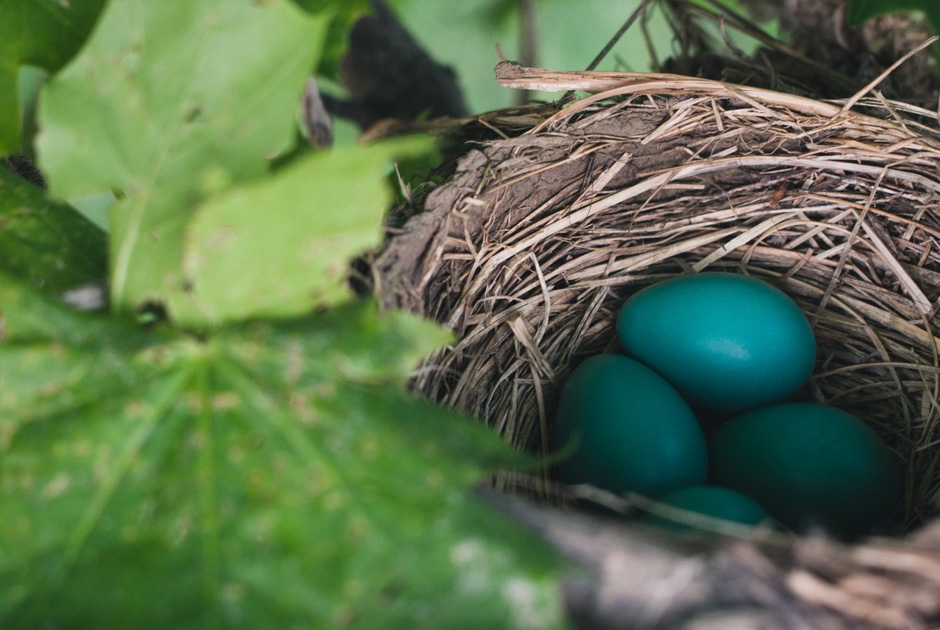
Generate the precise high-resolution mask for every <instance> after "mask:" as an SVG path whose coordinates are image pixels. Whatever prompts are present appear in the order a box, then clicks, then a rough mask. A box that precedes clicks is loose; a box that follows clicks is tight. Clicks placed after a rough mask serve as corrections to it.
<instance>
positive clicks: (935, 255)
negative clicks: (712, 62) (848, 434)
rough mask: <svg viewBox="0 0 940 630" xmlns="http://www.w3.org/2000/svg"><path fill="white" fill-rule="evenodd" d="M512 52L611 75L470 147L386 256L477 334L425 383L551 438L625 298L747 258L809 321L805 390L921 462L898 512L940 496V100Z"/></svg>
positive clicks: (531, 440)
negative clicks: (850, 95) (826, 96)
mask: <svg viewBox="0 0 940 630" xmlns="http://www.w3.org/2000/svg"><path fill="white" fill-rule="evenodd" d="M501 71H502V74H503V78H504V80H505V81H508V82H512V81H513V80H515V81H516V82H517V83H520V82H521V83H526V85H527V86H528V87H542V88H544V87H547V85H546V84H547V83H551V84H552V86H553V87H556V88H558V89H566V88H568V87H572V88H573V87H578V88H581V89H588V90H593V91H596V92H599V93H596V94H594V95H592V96H589V97H587V98H584V99H582V100H578V101H575V102H573V103H572V104H570V105H569V106H567V107H565V108H563V109H560V110H558V111H557V112H556V113H555V114H554V115H552V116H549V117H547V118H544V120H542V122H541V123H540V124H538V125H537V126H535V127H533V128H531V129H530V130H529V131H528V132H526V133H525V134H523V135H521V136H519V137H515V138H507V139H502V140H497V141H492V142H488V143H484V144H482V145H480V146H478V147H477V148H474V149H473V150H471V151H469V152H468V153H467V154H466V155H465V156H464V157H463V158H462V159H461V160H460V161H459V163H458V164H457V165H456V170H455V172H454V174H453V176H452V177H451V178H450V179H449V180H448V181H446V182H445V183H444V184H442V185H440V186H439V187H437V188H436V189H434V190H433V192H431V193H430V194H429V195H427V197H426V199H425V200H424V204H423V206H424V207H423V210H424V211H423V212H421V213H420V214H417V215H416V216H414V217H413V218H412V219H411V220H410V221H409V222H408V223H407V224H406V225H405V227H404V229H403V230H401V233H400V234H398V235H396V236H395V237H394V238H391V239H389V241H388V243H387V244H386V246H385V247H384V249H383V250H382V251H381V252H379V253H378V254H377V255H376V257H375V259H374V261H373V274H374V282H375V287H376V292H377V293H378V295H379V296H380V297H381V300H382V302H383V303H384V305H385V306H386V307H390V308H404V309H406V310H409V311H412V312H414V313H418V314H421V315H423V316H426V317H429V318H431V319H434V320H437V321H439V322H442V323H443V324H445V325H446V326H448V327H449V328H451V329H453V330H454V331H455V332H456V335H457V338H458V341H457V342H456V343H455V344H454V345H453V346H452V347H449V348H447V349H446V350H444V351H441V352H439V353H438V354H436V355H434V356H433V357H431V358H430V359H428V360H427V361H426V363H425V364H424V366H423V367H422V369H421V370H419V372H418V373H417V375H416V377H415V380H414V389H415V390H416V391H418V392H420V393H421V394H423V395H425V396H427V397H429V398H432V399H434V400H437V401H441V402H443V403H445V404H447V405H449V406H452V407H454V408H456V409H459V410H461V411H463V412H466V413H468V414H470V415H472V416H474V417H477V418H479V419H481V420H483V421H485V422H487V423H489V424H491V425H492V426H494V427H496V428H497V429H498V430H499V431H500V432H501V433H503V434H504V435H505V436H506V437H507V438H508V439H509V440H510V441H511V442H512V443H513V444H515V445H517V446H519V447H521V448H524V449H527V450H529V451H532V452H536V453H547V452H549V451H550V450H551V448H552V445H551V444H550V441H549V436H550V435H551V427H552V420H553V410H554V407H555V404H556V400H557V397H558V393H559V388H560V386H561V385H562V384H563V383H564V380H565V378H566V375H567V374H568V372H569V371H570V369H571V367H572V365H573V364H575V363H576V362H577V361H578V360H579V359H581V358H584V357H586V356H588V355H592V354H596V353H600V352H605V351H615V350H616V340H615V333H614V320H615V315H616V312H617V310H618V309H619V308H620V306H621V305H622V304H623V302H624V300H625V299H626V298H627V297H629V296H630V295H631V294H632V293H634V292H635V291H637V290H639V289H641V288H643V287H645V286H647V285H650V284H652V283H654V282H658V281H661V280H663V279H665V278H668V277H671V276H676V275H680V274H689V273H696V272H700V271H703V270H705V269H708V270H725V271H734V272H738V273H743V274H748V275H751V276H754V277H757V278H761V279H763V280H766V281H768V282H770V283H771V284H773V285H775V286H777V287H779V288H780V289H782V290H783V291H784V292H786V293H787V294H788V295H790V296H791V297H792V298H793V299H794V300H795V301H796V302H797V304H799V306H800V307H801V308H802V309H803V310H804V312H805V313H806V315H807V317H808V318H809V320H810V321H811V323H812V326H813V330H814V333H815V335H816V339H817V343H818V361H817V366H816V370H815V372H814V375H813V377H812V379H811V381H810V383H809V385H808V387H807V388H806V391H805V392H803V394H802V395H803V397H804V398H805V399H809V400H815V401H818V402H821V403H825V404H831V405H835V406H838V407H840V408H842V409H845V410H848V411H850V412H852V413H854V414H856V415H857V416H859V417H860V418H862V419H864V420H865V421H866V422H867V423H869V424H870V425H871V426H872V427H873V428H874V429H875V430H876V431H877V432H878V434H879V435H880V436H881V437H882V438H883V439H884V441H885V442H886V443H887V444H888V446H889V448H890V449H891V450H892V451H893V452H894V454H895V455H896V456H897V457H898V460H899V461H900V462H903V465H904V475H905V481H906V483H905V488H906V497H905V509H904V513H903V515H902V516H901V517H900V518H901V521H902V522H901V523H899V526H900V528H901V529H909V528H911V527H912V526H914V525H916V524H918V523H922V522H924V521H927V520H929V519H930V518H932V517H934V516H936V514H937V503H936V501H937V494H938V485H940V466H938V459H940V403H938V400H940V359H938V354H940V338H938V336H940V320H938V317H937V311H938V308H940V138H938V136H937V133H936V128H935V127H931V126H928V125H927V124H926V123H924V122H923V121H926V120H928V119H927V118H926V116H927V114H928V113H927V112H923V111H912V109H911V108H910V107H905V106H903V105H901V104H891V103H888V102H886V101H878V100H874V101H872V102H868V103H867V111H869V112H870V113H869V114H864V113H858V112H857V111H855V110H854V109H852V107H853V106H856V105H858V103H856V102H855V101H853V102H851V103H846V104H831V103H824V102H819V101H814V100H810V99H804V98H800V97H794V96H792V95H787V94H782V93H776V92H771V91H766V90H760V89H754V88H744V87H740V86H734V85H727V84H723V83H719V82H713V81H708V80H700V79H690V78H687V77H678V76H669V75H634V74H601V73H587V74H584V73H581V74H579V75H577V77H578V78H577V80H573V79H571V78H570V77H568V78H566V77H565V75H552V74H551V73H544V74H540V75H538V76H537V77H535V78H529V79H527V78H526V72H527V70H526V69H522V68H519V67H503V68H502V69H501ZM507 76H509V77H510V78H509V79H506V77H507ZM513 77H515V78H514V79H513ZM533 84H534V85H533ZM862 104H863V105H864V104H865V103H864V102H863V103H862ZM918 120H920V121H921V122H918ZM928 122H930V123H933V124H935V122H936V120H935V119H934V120H929V121H928ZM694 316H695V314H694V313H690V314H689V317H694Z"/></svg>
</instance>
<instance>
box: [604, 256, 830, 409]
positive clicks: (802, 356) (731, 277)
mask: <svg viewBox="0 0 940 630" xmlns="http://www.w3.org/2000/svg"><path fill="white" fill-rule="evenodd" d="M617 332H618V335H619V337H620V342H621V343H622V344H623V347H624V349H625V350H626V353H627V354H628V355H630V356H632V357H634V358H636V359H638V360H639V361H641V362H643V363H645V364H646V365H648V366H650V367H651V368H653V369H654V370H656V371H657V372H658V373H660V374H661V375H662V376H663V377H664V378H665V379H666V380H667V381H669V382H670V383H672V385H673V386H674V387H675V388H676V389H678V390H679V392H681V393H682V395H683V396H684V397H685V399H686V400H687V401H688V402H689V403H690V404H691V405H692V406H693V407H699V408H702V409H706V410H710V411H719V412H730V413H739V412H741V411H744V410H747V409H751V408H754V407H759V406H762V405H767V404H770V403H775V402H780V401H783V400H785V399H786V398H788V397H790V396H791V395H793V394H794V393H795V392H797V391H798V390H799V389H800V388H801V387H802V386H803V385H804V384H805V383H806V381H807V379H808V378H809V376H810V374H811V373H812V371H813V364H814V363H815V361H816V341H815V339H814V337H813V331H812V328H811V327H810V325H809V322H808V321H807V319H806V316H805V315H804V314H803V312H802V311H801V310H800V308H799V306H797V305H796V303H795V302H793V300H791V299H790V298H789V297H787V295H786V294H785V293H783V292H782V291H780V290H779V289H777V288H776V287H774V286H772V285H770V284H768V283H766V282H763V281H761V280H758V279H756V278H751V277H749V276H745V275H741V274H735V273H723V272H706V273H698V274H692V275H687V276H678V277H675V278H671V279H669V280H666V281H664V282H660V283H657V284H654V285H652V286H649V287H646V288H644V289H642V290H640V291H638V292H637V293H635V294H634V295H633V296H631V297H630V298H629V299H628V300H627V302H626V303H625V304H624V306H623V308H622V309H621V311H620V313H619V315H618V317H617Z"/></svg>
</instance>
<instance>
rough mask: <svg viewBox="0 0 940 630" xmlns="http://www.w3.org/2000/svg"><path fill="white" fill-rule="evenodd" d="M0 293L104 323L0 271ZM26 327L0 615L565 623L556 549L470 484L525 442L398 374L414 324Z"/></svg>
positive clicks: (243, 622)
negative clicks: (461, 413) (485, 501)
mask: <svg viewBox="0 0 940 630" xmlns="http://www.w3.org/2000/svg"><path fill="white" fill-rule="evenodd" d="M0 303H2V304H13V305H15V306H14V307H12V308H11V309H9V311H5V314H4V317H5V318H8V319H9V321H11V322H13V321H14V320H15V321H22V320H23V319H27V318H39V319H45V318H44V312H43V311H44V310H47V309H48V310H49V311H50V313H51V315H52V318H53V319H57V320H65V321H62V322H60V323H62V324H63V325H66V324H67V323H68V320H71V324H72V325H73V326H74V327H76V328H77V329H84V330H87V329H88V327H89V326H94V325H101V326H105V325H109V326H113V325H114V323H113V322H112V321H111V320H108V319H105V318H101V317H91V316H88V315H84V314H78V313H71V312H68V310H67V309H65V308H64V307H61V306H59V305H57V304H55V303H52V302H49V301H48V300H46V298H43V297H42V296H40V295H38V294H36V293H35V292H33V291H31V290H30V289H29V288H28V287H26V286H25V285H23V284H22V283H20V284H16V283H15V282H11V281H7V282H3V281H2V277H0ZM65 327H66V328H68V326H67V325H66V326H65ZM41 332H42V331H39V332H35V331H34V333H33V334H31V335H24V334H20V335H17V336H14V337H7V338H6V339H4V340H2V343H0V627H3V628H30V629H31V628H41V627H61V628H84V627H89V628H177V629H181V630H186V629H190V628H192V629H197V628H198V629H202V628H210V627H212V628H281V627H310V628H336V627H346V628H363V629H373V628H374V629H376V630H378V629H380V628H381V629H386V628H477V627H479V628H533V629H539V630H541V629H550V628H558V627H562V626H563V625H564V624H563V621H562V613H561V611H560V604H559V598H558V583H557V573H556V571H557V568H558V567H557V563H556V560H555V559H554V558H553V556H552V555H551V554H549V553H546V550H545V549H544V548H543V546H542V545H541V544H540V543H538V542H536V541H534V540H533V539H532V538H530V536H529V535H528V534H527V533H525V532H523V531H521V529H520V528H518V527H517V526H515V525H514V524H512V523H510V522H508V521H506V520H505V519H503V518H502V517H501V516H499V515H497V514H496V513H494V512H492V511H490V510H489V509H488V508H486V507H485V506H483V505H482V504H480V503H479V502H478V500H477V499H476V498H475V496H474V493H473V490H472V488H473V487H474V485H475V484H476V483H478V482H479V481H480V480H481V479H482V478H483V477H484V476H485V474H486V472H487V471H488V470H489V469H490V467H491V466H494V465H506V464H510V463H513V462H517V461H518V460H519V456H518V455H516V454H514V453H511V452H509V450H508V447H506V446H505V445H504V444H503V443H502V441H501V440H499V439H498V438H497V437H496V436H495V434H493V433H492V432H491V431H490V430H488V429H487V428H485V427H483V426H482V425H480V424H477V423H472V422H469V421H467V420H464V419H461V418H457V417H454V416H453V415H452V414H451V413H450V412H447V411H444V410H443V409H441V408H439V407H436V406H434V405H432V404H430V403H427V402H424V401H421V400H418V399H415V398H412V397H410V396H408V395H406V394H405V393H404V390H403V388H402V386H401V383H402V382H403V381H404V380H405V378H406V377H407V374H408V373H409V372H410V369H411V367H412V366H413V364H414V360H415V359H416V357H417V356H419V355H420V354H422V353H423V352H424V351H425V350H426V349H427V347H428V346H429V345H430V341H429V340H428V339H427V337H428V336H432V337H436V338H440V336H441V333H440V332H437V333H434V332H433V331H432V329H431V328H430V324H427V323H424V322H418V321H416V320H415V319H414V318H412V317H410V316H407V315H402V314H387V313H385V314H383V313H380V312H379V311H378V310H377V308H376V307H375V305H374V304H371V303H349V304H344V305H341V306H339V307H337V308H336V309H333V310H330V311H326V312H322V313H319V314H318V315H316V316H314V317H311V318H308V319H306V320H298V321H294V322H290V323H284V324H279V325H274V324H268V323H254V324H250V325H241V326H237V327H232V328H225V329H222V330H220V331H219V332H217V334H215V335H213V336H211V337H209V338H207V339H195V338H191V337H187V336H182V335H173V334H169V333H165V334H161V335H155V334H153V333H145V332H139V331H129V330H128V329H124V328H120V327H117V328H115V334H114V335H112V336H110V337H109V336H100V337H91V336H81V335H79V336H75V337H71V338H69V339H68V340H66V341H58V340H52V339H49V340H48V341H43V339H44V334H45V333H43V334H40V333H41ZM46 332H54V331H46Z"/></svg>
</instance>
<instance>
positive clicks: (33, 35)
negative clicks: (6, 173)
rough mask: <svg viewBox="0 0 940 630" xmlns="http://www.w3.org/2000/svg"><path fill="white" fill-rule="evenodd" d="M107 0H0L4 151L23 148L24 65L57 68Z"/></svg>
mask: <svg viewBox="0 0 940 630" xmlns="http://www.w3.org/2000/svg"><path fill="white" fill-rule="evenodd" d="M104 2H105V0H70V1H69V2H57V1H55V0H0V16H3V18H2V19H0V155H3V154H5V153H14V152H16V151H18V150H19V149H20V144H21V139H20V126H21V122H22V121H21V119H20V116H21V107H20V103H19V98H18V97H17V76H18V74H19V70H20V66H22V65H23V64H29V65H34V66H39V67H41V68H44V69H45V70H48V71H49V72H54V71H56V70H58V69H59V68H61V67H62V66H63V65H64V64H65V63H66V62H68V60H69V59H71V58H72V56H73V55H74V54H75V51H77V50H78V48H79V47H80V46H81V45H82V43H83V42H84V41H85V39H86V37H87V36H88V33H89V31H91V28H92V26H94V24H95V20H97V18H98V15H99V13H100V12H101V8H102V6H104Z"/></svg>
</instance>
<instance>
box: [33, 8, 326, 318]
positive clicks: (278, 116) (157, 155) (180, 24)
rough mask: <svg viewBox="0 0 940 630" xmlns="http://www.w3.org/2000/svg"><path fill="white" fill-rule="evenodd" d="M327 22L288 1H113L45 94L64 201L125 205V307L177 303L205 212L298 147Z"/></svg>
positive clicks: (116, 215)
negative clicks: (226, 191)
mask: <svg viewBox="0 0 940 630" xmlns="http://www.w3.org/2000/svg"><path fill="white" fill-rule="evenodd" d="M327 20H328V18H327V17H318V16H310V15H307V14H305V13H303V12H302V11H301V10H300V9H298V8H296V7H295V6H294V5H293V4H292V3H291V2H288V1H287V0H271V1H268V2H257V1H255V0H112V2H110V3H109V4H108V7H107V9H106V11H105V12H104V14H103V15H102V17H101V22H100V24H99V28H98V29H97V30H96V31H95V34H94V35H93V36H92V37H91V39H90V40H89V41H88V43H87V45H86V46H85V48H84V49H83V51H82V53H81V54H80V55H79V56H78V57H77V58H76V59H75V62H74V63H72V64H71V65H70V66H69V67H68V68H66V69H65V70H64V71H63V72H62V73H60V74H59V75H57V76H56V77H54V78H53V79H52V80H51V81H50V82H49V83H48V84H47V85H46V86H45V88H44V89H43V92H42V95H41V99H40V107H39V120H40V126H41V128H42V131H41V133H40V135H39V137H38V139H37V152H38V154H39V162H40V166H41V167H42V169H43V171H44V172H45V173H46V175H47V176H48V179H49V183H50V190H51V191H52V193H53V194H55V195H58V196H60V197H65V198H73V197H81V196H85V195H90V194H94V193H99V192H102V191H107V190H112V189H116V190H120V191H122V192H123V193H124V195H125V198H124V199H122V200H121V201H119V202H118V203H117V204H115V206H114V207H113V208H112V209H111V210H110V213H111V214H110V218H111V230H110V234H111V259H110V264H111V287H110V288H111V301H112V306H113V307H114V308H116V309H118V310H129V309H133V308H135V307H137V306H139V305H140V304H142V303H144V302H146V301H150V300H157V301H161V300H164V299H165V298H166V296H167V295H168V294H170V293H172V292H174V291H179V290H180V288H181V286H182V278H181V275H180V268H181V265H182V247H183V232H184V229H185V226H186V224H187V222H188V219H189V217H190V214H191V212H192V210H193V208H194V207H195V206H196V205H197V204H198V203H199V202H200V201H201V200H202V199H203V198H204V197H206V196H207V195H208V193H210V192H216V191H217V190H218V189H219V188H224V187H225V186H226V185H227V184H228V182H231V181H240V180H246V179H252V178H254V177H257V176H260V175H262V174H264V173H265V172H266V170H267V168H268V161H269V159H270V158H272V157H274V156H275V155H277V154H278V153H280V152H282V151H284V150H285V149H287V148H288V147H289V146H290V144H291V142H292V141H293V139H294V137H295V133H294V129H295V112H296V109H297V106H298V103H299V101H300V95H301V93H302V91H303V85H304V82H305V80H306V78H307V76H308V74H309V73H310V71H311V68H312V67H313V65H314V61H315V57H316V54H317V51H318V49H319V47H320V43H321V41H322V38H323V31H324V30H325V26H326V22H327Z"/></svg>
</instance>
